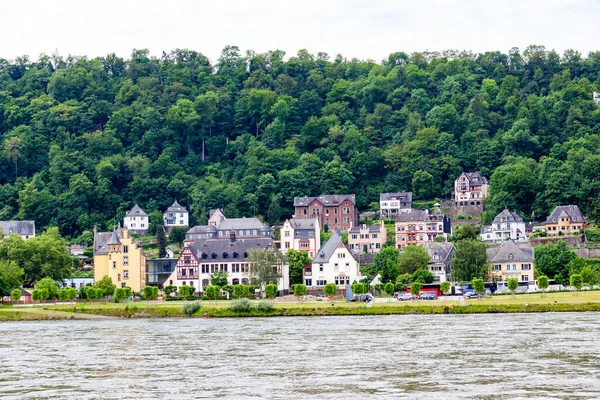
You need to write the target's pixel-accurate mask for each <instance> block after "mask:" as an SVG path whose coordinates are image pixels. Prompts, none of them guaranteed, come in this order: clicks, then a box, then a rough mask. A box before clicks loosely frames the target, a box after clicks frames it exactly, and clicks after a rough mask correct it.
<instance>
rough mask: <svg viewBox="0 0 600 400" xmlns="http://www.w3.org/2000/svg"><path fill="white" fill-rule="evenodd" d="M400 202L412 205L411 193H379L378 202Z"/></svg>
mask: <svg viewBox="0 0 600 400" xmlns="http://www.w3.org/2000/svg"><path fill="white" fill-rule="evenodd" d="M386 200H400V201H404V202H409V203H412V192H397V193H380V194H379V201H386Z"/></svg>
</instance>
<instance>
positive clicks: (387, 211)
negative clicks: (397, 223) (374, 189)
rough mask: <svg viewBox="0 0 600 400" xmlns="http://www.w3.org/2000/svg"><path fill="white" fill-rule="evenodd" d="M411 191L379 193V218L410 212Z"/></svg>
mask: <svg viewBox="0 0 600 400" xmlns="http://www.w3.org/2000/svg"><path fill="white" fill-rule="evenodd" d="M411 209H412V192H400V193H380V194H379V215H380V217H381V218H393V217H395V216H396V214H399V213H402V212H410V211H411Z"/></svg>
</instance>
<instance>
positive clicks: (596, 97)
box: [593, 92, 600, 106]
mask: <svg viewBox="0 0 600 400" xmlns="http://www.w3.org/2000/svg"><path fill="white" fill-rule="evenodd" d="M593 99H594V102H595V103H596V104H597V105H599V106H600V93H598V92H594V94H593Z"/></svg>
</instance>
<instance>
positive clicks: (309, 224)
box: [288, 218, 319, 230]
mask: <svg viewBox="0 0 600 400" xmlns="http://www.w3.org/2000/svg"><path fill="white" fill-rule="evenodd" d="M288 221H289V222H290V225H291V226H292V228H294V229H310V230H314V229H315V228H316V226H317V224H318V222H319V220H318V219H316V218H306V219H303V218H292V219H289V220H288Z"/></svg>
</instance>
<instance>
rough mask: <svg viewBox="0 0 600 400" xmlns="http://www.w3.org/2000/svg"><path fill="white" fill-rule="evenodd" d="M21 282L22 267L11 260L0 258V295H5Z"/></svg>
mask: <svg viewBox="0 0 600 400" xmlns="http://www.w3.org/2000/svg"><path fill="white" fill-rule="evenodd" d="M21 284H23V269H22V268H19V266H18V265H17V263H16V262H14V261H11V260H0V295H1V296H7V295H8V294H9V293H10V291H11V290H12V289H13V288H15V287H18V286H21Z"/></svg>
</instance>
